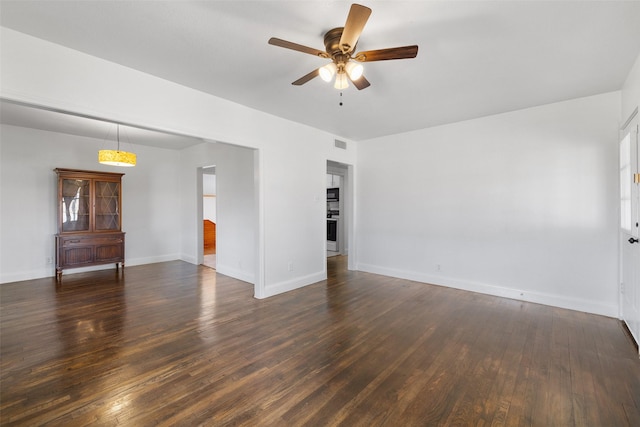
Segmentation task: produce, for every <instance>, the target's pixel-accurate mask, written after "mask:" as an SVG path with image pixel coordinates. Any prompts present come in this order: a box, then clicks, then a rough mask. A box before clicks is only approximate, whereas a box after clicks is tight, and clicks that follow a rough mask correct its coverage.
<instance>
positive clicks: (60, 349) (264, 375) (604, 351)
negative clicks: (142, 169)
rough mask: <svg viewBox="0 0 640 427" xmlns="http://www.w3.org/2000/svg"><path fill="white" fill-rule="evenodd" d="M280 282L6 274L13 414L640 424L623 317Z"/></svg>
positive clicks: (155, 271) (191, 273)
mask: <svg viewBox="0 0 640 427" xmlns="http://www.w3.org/2000/svg"><path fill="white" fill-rule="evenodd" d="M327 263H328V276H329V278H328V280H326V281H322V282H319V283H317V284H314V285H311V286H308V287H305V288H303V289H299V290H296V291H292V292H288V293H286V294H284V295H279V296H275V297H272V298H268V299H266V300H257V299H255V298H253V296H252V295H253V287H252V286H251V285H250V284H247V283H244V282H241V281H238V280H235V279H231V278H229V277H226V276H223V275H220V274H217V272H216V271H215V270H212V269H210V268H207V267H203V266H195V265H191V264H188V263H184V262H180V261H173V262H167V263H160V264H153V265H146V266H136V267H127V268H126V270H125V272H124V275H118V274H116V273H115V272H114V271H111V270H104V271H98V272H92V273H80V274H65V276H64V279H63V283H62V285H59V286H56V284H55V281H54V280H53V279H41V280H32V281H25V282H17V283H8V284H3V285H1V286H0V322H1V323H0V339H1V341H0V356H1V360H0V424H2V425H3V426H11V425H28V426H32V425H64V426H75V425H105V426H110V425H135V426H173V425H185V426H191V425H213V426H225V425H246V426H273V425H277V426H299V425H312V426H320V425H321V426H337V425H344V426H397V425H402V426H431V425H434V426H436V425H447V426H448V425H475V426H490V425H491V426H548V425H563V426H570V425H575V426H583V425H616V426H625V425H628V426H635V425H640V360H638V356H637V352H636V350H635V348H634V347H633V345H632V343H631V342H630V341H629V338H628V335H626V333H625V331H624V330H623V328H622V326H621V325H620V323H619V321H618V320H616V319H611V318H606V317H602V316H595V315H590V314H586V313H580V312H575V311H570V310H562V309H558V308H553V307H547V306H542V305H536V304H530V303H525V302H520V301H514V300H509V299H503V298H497V297H492V296H487V295H480V294H474V293H470V292H464V291H460V290H455V289H448V288H444V287H438V286H431V285H426V284H421V283H416V282H411V281H406V280H400V279H394V278H388V277H383V276H377V275H373V274H368V273H362V272H349V271H347V270H346V257H344V256H336V257H330V258H328V259H327Z"/></svg>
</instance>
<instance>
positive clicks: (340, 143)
mask: <svg viewBox="0 0 640 427" xmlns="http://www.w3.org/2000/svg"><path fill="white" fill-rule="evenodd" d="M335 146H336V148H341V149H343V150H346V149H347V143H346V142H344V141H340V140H339V139H336V140H335Z"/></svg>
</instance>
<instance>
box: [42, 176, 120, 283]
mask: <svg viewBox="0 0 640 427" xmlns="http://www.w3.org/2000/svg"><path fill="white" fill-rule="evenodd" d="M54 171H55V172H56V173H57V174H58V234H56V278H57V279H58V280H60V279H61V278H62V270H65V269H68V268H78V267H88V266H93V265H100V264H110V263H115V265H116V269H118V267H119V266H122V268H123V269H124V233H123V232H122V228H121V223H122V176H123V175H124V174H123V173H108V172H94V171H85V170H77V169H60V168H58V169H54Z"/></svg>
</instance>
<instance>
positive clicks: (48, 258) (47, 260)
mask: <svg viewBox="0 0 640 427" xmlns="http://www.w3.org/2000/svg"><path fill="white" fill-rule="evenodd" d="M46 262H47V264H53V260H52V259H51V257H50V256H49V257H47V259H46Z"/></svg>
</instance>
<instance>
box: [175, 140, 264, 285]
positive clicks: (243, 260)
mask: <svg viewBox="0 0 640 427" xmlns="http://www.w3.org/2000/svg"><path fill="white" fill-rule="evenodd" d="M254 154H255V150H253V149H248V148H244V147H237V146H233V145H229V144H222V143H213V142H205V143H203V144H200V145H196V146H193V147H190V148H187V149H185V150H182V151H181V153H180V188H181V195H180V200H181V202H180V204H181V209H182V230H183V231H182V233H183V235H182V239H181V241H182V247H181V254H182V255H181V258H182V259H183V260H185V261H188V262H191V263H198V261H199V256H198V254H201V253H202V243H201V242H202V218H201V216H200V215H198V212H202V205H201V204H199V203H198V201H200V200H202V199H201V198H200V197H199V196H200V194H202V193H199V190H198V188H201V189H202V191H203V187H202V185H200V187H199V183H202V181H201V178H200V175H199V171H198V169H199V168H202V167H203V166H207V165H211V164H216V187H217V188H216V192H217V197H216V200H217V223H216V270H217V271H218V272H220V273H222V274H225V275H227V276H231V277H235V278H237V279H240V280H244V281H246V282H250V283H255V281H256V275H257V261H256V256H257V255H256V254H257V249H256V248H257V239H258V237H257V236H258V230H257V206H256V203H255V201H256V194H255V193H256V191H257V186H256V183H255V177H256V171H255V166H254ZM200 261H201V260H200Z"/></svg>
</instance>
